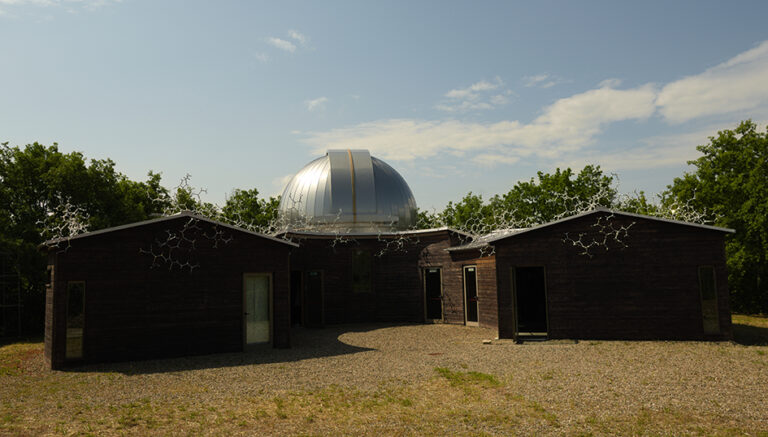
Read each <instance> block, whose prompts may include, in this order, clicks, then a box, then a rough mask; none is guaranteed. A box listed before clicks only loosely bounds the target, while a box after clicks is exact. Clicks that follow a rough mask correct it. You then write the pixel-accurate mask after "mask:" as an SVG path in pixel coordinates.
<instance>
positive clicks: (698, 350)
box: [0, 316, 768, 436]
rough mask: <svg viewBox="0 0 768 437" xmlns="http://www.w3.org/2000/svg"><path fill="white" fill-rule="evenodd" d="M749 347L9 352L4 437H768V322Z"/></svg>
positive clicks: (361, 334)
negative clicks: (77, 359) (49, 355)
mask: <svg viewBox="0 0 768 437" xmlns="http://www.w3.org/2000/svg"><path fill="white" fill-rule="evenodd" d="M734 322H735V323H736V324H735V330H736V334H737V335H736V342H723V343H707V342H616V341H578V342H575V341H557V342H553V341H551V342H541V343H526V344H515V343H513V342H511V341H509V340H493V341H492V342H491V344H484V342H483V340H488V339H494V338H495V336H496V333H495V332H492V331H489V330H484V329H480V328H467V327H464V326H453V325H439V324H437V325H398V326H392V325H349V326H336V327H330V328H325V329H315V330H312V329H296V330H294V331H293V332H292V346H293V347H292V348H291V349H287V350H277V349H271V348H267V347H257V348H254V349H253V350H250V351H248V352H246V353H235V354H219V355H208V356H200V357H189V358H179V359H170V360H155V361H142V362H130V363H114V364H105V365H89V366H83V367H79V368H75V369H70V370H67V371H50V370H46V369H45V367H44V361H43V357H42V344H41V343H39V342H16V343H10V344H5V345H2V346H0V434H2V435H59V434H64V435H126V434H128V435H146V434H160V435H199V434H205V435H222V434H230V435H231V434H235V435H252V434H255V433H260V434H275V435H276V434H281V435H284V434H290V435H438V434H439V435H446V434H449V435H616V434H621V435H764V436H768V320H767V319H765V318H760V317H747V316H735V318H734Z"/></svg>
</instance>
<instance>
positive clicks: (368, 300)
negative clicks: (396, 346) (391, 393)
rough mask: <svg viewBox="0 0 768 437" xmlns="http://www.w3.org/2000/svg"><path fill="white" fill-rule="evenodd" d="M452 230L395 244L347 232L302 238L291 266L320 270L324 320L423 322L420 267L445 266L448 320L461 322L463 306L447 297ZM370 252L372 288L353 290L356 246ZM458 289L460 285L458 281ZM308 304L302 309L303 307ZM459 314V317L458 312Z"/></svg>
mask: <svg viewBox="0 0 768 437" xmlns="http://www.w3.org/2000/svg"><path fill="white" fill-rule="evenodd" d="M457 241H458V240H456V237H455V236H454V234H453V233H451V232H449V231H441V232H437V233H435V234H430V235H419V236H409V237H407V238H404V239H402V240H401V241H400V243H402V244H397V245H395V244H394V242H393V240H385V239H383V240H379V239H378V238H377V237H375V236H374V237H370V236H369V237H366V236H359V237H355V238H353V237H348V238H345V239H344V240H343V241H339V240H337V241H336V242H335V243H334V239H329V238H324V237H314V238H306V237H305V238H304V239H302V240H301V241H300V242H299V243H300V244H301V248H299V249H296V250H295V251H294V253H293V255H292V258H291V263H292V264H291V269H292V270H301V271H304V272H308V271H311V270H322V271H323V293H324V294H323V311H324V315H325V323H327V324H339V323H355V322H371V321H379V322H423V321H424V289H423V278H422V269H423V268H425V267H441V268H443V275H444V276H443V290H444V293H445V295H446V300H445V306H446V321H447V322H454V323H463V320H464V319H463V317H464V316H463V305H462V306H460V307H457V306H456V305H455V303H454V301H453V300H451V299H448V298H449V297H451V296H453V295H454V294H455V293H456V287H457V284H456V283H455V281H454V280H453V279H452V278H451V276H450V275H447V274H446V273H447V271H449V270H450V268H451V267H452V264H451V259H450V255H449V254H448V253H447V252H446V251H445V250H444V249H446V248H448V247H450V246H451V244H452V243H453V244H456V242H457ZM358 250H362V251H365V252H366V253H368V254H369V255H370V256H371V278H372V288H371V292H369V293H360V292H355V291H353V289H352V262H353V256H354V253H355V251H358ZM458 287H459V288H458V290H459V292H461V288H460V287H461V285H460V284H458ZM311 310H312V309H309V308H306V309H305V312H307V311H311ZM457 315H458V317H457Z"/></svg>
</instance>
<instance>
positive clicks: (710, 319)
mask: <svg viewBox="0 0 768 437" xmlns="http://www.w3.org/2000/svg"><path fill="white" fill-rule="evenodd" d="M715 284H716V282H715V268H714V267H712V266H701V267H699V291H700V292H701V317H702V321H703V324H704V334H719V333H720V322H719V320H718V313H719V312H718V310H717V287H716V285H715Z"/></svg>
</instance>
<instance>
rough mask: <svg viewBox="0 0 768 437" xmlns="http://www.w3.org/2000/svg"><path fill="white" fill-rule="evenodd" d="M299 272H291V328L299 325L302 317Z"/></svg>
mask: <svg viewBox="0 0 768 437" xmlns="http://www.w3.org/2000/svg"><path fill="white" fill-rule="evenodd" d="M301 282H302V280H301V271H300V270H292V271H291V326H296V325H301V324H302V320H303V319H304V316H303V314H302V311H301V304H302V296H301Z"/></svg>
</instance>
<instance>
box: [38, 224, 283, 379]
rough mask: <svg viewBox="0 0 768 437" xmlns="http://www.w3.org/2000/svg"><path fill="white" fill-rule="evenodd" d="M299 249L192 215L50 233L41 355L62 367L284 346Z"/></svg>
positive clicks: (54, 365)
mask: <svg viewBox="0 0 768 437" xmlns="http://www.w3.org/2000/svg"><path fill="white" fill-rule="evenodd" d="M296 247H297V245H296V244H294V243H290V242H287V241H284V240H279V239H276V238H272V237H268V236H265V235H260V234H255V233H251V232H248V231H245V230H242V229H239V228H235V227H231V226H228V225H224V224H222V223H217V222H214V221H211V220H209V219H206V218H204V217H200V216H194V215H191V214H189V213H182V214H181V215H176V216H172V217H166V218H161V219H156V220H149V221H145V222H140V223H135V224H131V225H126V226H120V227H116V228H111V229H104V230H101V231H96V232H91V233H86V234H81V235H78V236H76V237H73V238H71V239H69V240H62V241H50V242H48V243H47V245H46V250H47V251H48V259H49V263H48V264H49V267H48V270H49V277H50V281H49V284H48V287H47V290H46V324H45V356H46V359H47V360H48V362H49V363H50V365H51V367H52V368H60V367H62V366H65V365H67V364H71V363H90V362H104V361H116V360H134V359H142V358H161V357H171V356H180V355H194V354H207V353H216V352H232V351H241V350H243V348H244V347H245V346H246V345H247V344H249V343H260V342H270V343H272V344H273V345H274V346H275V347H288V346H289V345H290V339H289V334H290V311H289V310H290V277H289V267H288V266H289V254H290V251H291V250H292V249H294V248H296Z"/></svg>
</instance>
